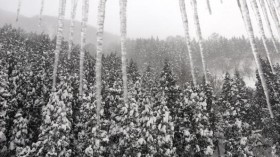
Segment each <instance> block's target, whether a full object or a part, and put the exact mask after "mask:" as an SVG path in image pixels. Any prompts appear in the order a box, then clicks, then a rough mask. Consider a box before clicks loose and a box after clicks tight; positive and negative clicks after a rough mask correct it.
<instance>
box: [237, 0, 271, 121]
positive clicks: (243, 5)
mask: <svg viewBox="0 0 280 157" xmlns="http://www.w3.org/2000/svg"><path fill="white" fill-rule="evenodd" d="M241 9H242V12H243V16H244V23H245V27H246V31H247V33H248V36H249V40H250V44H251V48H252V53H253V55H254V58H255V62H256V65H257V69H258V73H259V76H260V79H261V84H262V87H263V90H264V94H265V97H266V103H267V107H268V110H269V113H270V117H271V118H274V115H273V112H272V109H271V104H270V98H269V92H268V88H267V83H266V80H265V77H264V73H263V69H262V66H261V62H260V58H259V56H258V51H257V46H256V41H255V37H254V30H253V27H252V23H251V19H250V13H249V9H248V6H247V2H246V0H241Z"/></svg>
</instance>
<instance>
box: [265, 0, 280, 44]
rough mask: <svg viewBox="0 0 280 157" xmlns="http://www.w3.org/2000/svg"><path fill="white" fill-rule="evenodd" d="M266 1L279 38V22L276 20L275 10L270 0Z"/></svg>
mask: <svg viewBox="0 0 280 157" xmlns="http://www.w3.org/2000/svg"><path fill="white" fill-rule="evenodd" d="M266 3H267V6H268V9H269V11H270V14H271V17H272V19H273V21H274V24H275V27H276V30H277V32H278V37H279V39H280V23H279V20H278V17H277V13H276V10H275V8H274V6H273V3H272V1H271V0H266Z"/></svg>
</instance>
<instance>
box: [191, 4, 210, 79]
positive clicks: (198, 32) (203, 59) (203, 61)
mask: <svg viewBox="0 0 280 157" xmlns="http://www.w3.org/2000/svg"><path fill="white" fill-rule="evenodd" d="M191 2H192V7H193V12H194V24H195V29H196V35H197V37H198V44H199V49H200V56H201V60H202V67H203V74H204V78H205V82H206V83H207V82H208V77H207V67H206V62H205V57H204V53H205V52H204V45H203V38H202V33H201V28H200V23H199V17H198V12H197V2H196V0H192V1H191Z"/></svg>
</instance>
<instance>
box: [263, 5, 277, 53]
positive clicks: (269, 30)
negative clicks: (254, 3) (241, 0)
mask: <svg viewBox="0 0 280 157" xmlns="http://www.w3.org/2000/svg"><path fill="white" fill-rule="evenodd" d="M259 4H260V7H261V9H262V12H263V15H264V16H263V17H264V22H265V24H266V27H267V30H268V33H269V36H270V37H271V40H272V43H273V46H274V48H275V51H276V53H279V50H278V47H277V44H276V40H275V36H274V34H273V32H272V27H271V23H270V21H269V17H268V12H267V9H266V7H265V2H264V0H259Z"/></svg>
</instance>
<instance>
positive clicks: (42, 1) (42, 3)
mask: <svg viewBox="0 0 280 157" xmlns="http://www.w3.org/2000/svg"><path fill="white" fill-rule="evenodd" d="M44 5H45V0H41V9H40V15H39V16H40V17H39V27H41V25H42V16H43V11H44Z"/></svg>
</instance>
